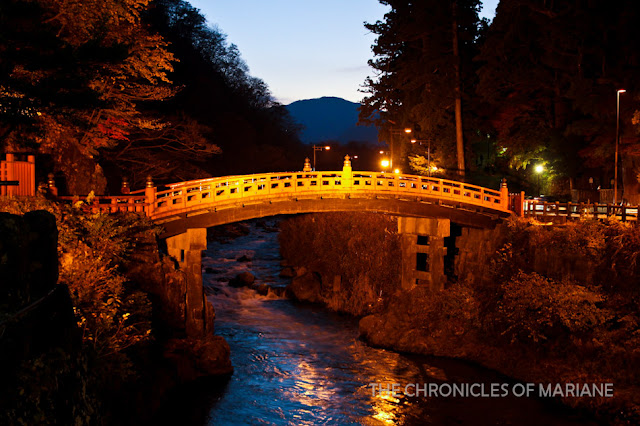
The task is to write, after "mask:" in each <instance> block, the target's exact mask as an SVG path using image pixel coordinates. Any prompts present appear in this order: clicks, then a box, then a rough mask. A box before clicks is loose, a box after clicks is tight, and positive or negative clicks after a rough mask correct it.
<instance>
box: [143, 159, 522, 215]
mask: <svg viewBox="0 0 640 426" xmlns="http://www.w3.org/2000/svg"><path fill="white" fill-rule="evenodd" d="M149 189H150V188H147V190H149ZM347 194H348V195H349V196H356V197H357V196H366V195H376V194H379V195H385V194H389V195H397V196H417V197H425V198H432V199H437V200H442V201H448V202H460V203H465V204H470V205H474V206H480V207H485V208H488V209H491V210H498V211H503V212H508V211H509V207H508V193H507V191H506V186H505V187H504V188H502V189H501V190H492V189H487V188H483V187H480V186H477V185H471V184H467V183H463V182H457V181H452V180H447V179H437V178H432V177H425V176H416V175H406V174H389V173H380V172H366V171H365V172H363V171H359V172H351V171H350V170H342V171H323V172H290V173H262V174H253V175H245V176H226V177H219V178H210V179H201V180H195V181H189V182H181V183H177V184H173V185H170V186H169V189H166V190H162V191H157V192H155V193H153V194H150V193H149V191H148V192H147V197H148V202H149V201H151V199H153V202H152V203H151V212H150V213H151V216H152V218H162V217H164V216H168V215H173V214H176V213H180V212H183V211H190V210H193V209H197V208H199V207H201V208H207V207H210V208H214V207H215V208H224V207H225V206H228V205H229V204H235V203H239V202H242V203H249V204H250V203H253V202H260V201H262V200H267V199H277V198H280V197H291V196H296V197H305V196H322V197H324V196H326V197H331V196H344V195H347Z"/></svg>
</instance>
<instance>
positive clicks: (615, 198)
mask: <svg viewBox="0 0 640 426" xmlns="http://www.w3.org/2000/svg"><path fill="white" fill-rule="evenodd" d="M625 92H626V90H625V89H618V91H617V92H616V154H615V160H614V166H613V167H614V171H613V180H614V183H613V204H617V203H618V144H619V143H620V93H625Z"/></svg>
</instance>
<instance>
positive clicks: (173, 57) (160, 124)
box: [0, 0, 304, 194]
mask: <svg viewBox="0 0 640 426" xmlns="http://www.w3.org/2000/svg"><path fill="white" fill-rule="evenodd" d="M0 28H2V31H0V141H1V142H0V144H1V145H0V148H1V149H3V150H4V151H6V152H37V153H38V154H39V161H40V162H41V164H45V165H46V167H44V168H41V169H42V170H40V171H44V172H45V173H46V172H49V171H54V172H55V173H56V180H57V183H58V186H60V187H62V188H65V189H66V191H68V192H70V193H75V194H86V193H88V192H89V191H91V190H94V191H95V192H96V193H103V192H104V191H105V190H107V183H108V184H109V186H110V187H111V188H112V191H115V190H117V189H116V188H118V187H119V185H120V178H121V177H127V178H129V180H130V181H131V182H133V184H134V186H139V185H140V184H141V183H143V182H144V180H145V178H146V176H147V175H151V176H153V178H154V180H155V181H156V182H159V183H162V182H167V181H177V180H184V179H193V178H199V177H208V176H211V175H224V174H228V173H232V172H233V173H243V172H249V171H266V170H267V169H269V170H270V171H277V170H286V169H292V168H293V167H294V164H295V166H296V167H295V168H300V167H301V166H300V165H299V164H301V163H302V160H303V159H304V154H303V153H302V149H301V145H300V143H299V141H298V137H297V129H296V126H295V125H294V124H293V123H292V121H291V119H290V118H289V116H288V114H287V112H286V110H285V108H284V107H283V106H282V105H279V104H278V103H277V102H275V101H274V99H273V97H272V96H271V94H270V93H269V90H268V88H267V86H266V85H265V83H264V82H263V81H261V80H260V79H258V78H255V77H253V76H251V75H250V74H249V70H248V67H247V65H246V64H245V62H244V61H243V60H242V58H241V56H240V53H239V51H238V49H237V47H236V46H234V45H233V44H229V42H228V41H227V40H226V36H225V35H224V34H223V33H222V32H221V30H219V29H217V28H215V27H211V26H209V25H208V24H207V23H206V21H205V18H204V17H203V16H202V14H201V13H200V12H199V11H198V9H195V8H193V7H192V6H191V5H190V4H189V3H187V2H186V1H182V0H156V1H153V2H150V1H149V0H125V1H122V0H104V1H103V0H90V1H83V2H66V1H58V0H34V1H23V0H7V1H3V2H2V4H1V5H0ZM219 154H221V155H219ZM107 178H109V179H107Z"/></svg>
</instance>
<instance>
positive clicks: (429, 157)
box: [411, 139, 431, 177]
mask: <svg viewBox="0 0 640 426" xmlns="http://www.w3.org/2000/svg"><path fill="white" fill-rule="evenodd" d="M416 142H417V143H419V144H420V145H422V142H427V143H428V145H427V168H428V176H429V177H431V139H429V140H425V139H411V143H416Z"/></svg>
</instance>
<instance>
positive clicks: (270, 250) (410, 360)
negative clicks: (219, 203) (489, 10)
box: [203, 224, 584, 425]
mask: <svg viewBox="0 0 640 426" xmlns="http://www.w3.org/2000/svg"><path fill="white" fill-rule="evenodd" d="M278 253H279V247H278V243H277V233H275V232H268V231H265V230H264V229H262V228H260V227H256V226H255V224H253V225H252V234H251V235H248V236H244V237H240V238H237V239H235V240H234V241H232V243H231V244H220V243H210V244H209V248H208V250H207V252H206V257H205V258H203V266H204V267H210V268H213V269H215V270H217V271H221V272H220V273H216V274H209V275H207V274H205V275H204V280H205V286H207V287H208V292H209V293H210V295H209V299H210V300H211V301H212V303H213V304H214V307H215V309H216V322H215V326H216V333H217V334H219V335H222V336H224V337H225V338H226V339H227V341H228V342H229V345H230V347H231V359H232V362H233V365H234V368H235V372H234V374H233V376H232V377H231V379H230V380H229V382H228V383H227V384H226V386H225V388H224V390H223V392H222V393H221V396H220V397H219V398H218V399H217V400H216V401H215V402H214V403H213V406H212V407H211V409H210V412H209V424H210V425H222V424H278V425H279V424H283V425H284V424H291V425H318V424H327V425H328V424H340V425H346V424H364V425H389V424H404V425H420V424H574V422H573V421H571V420H570V419H569V417H568V415H567V414H566V413H563V412H559V411H560V410H558V409H557V408H556V407H551V406H549V405H547V404H542V403H541V402H540V401H537V400H531V399H521V398H515V397H510V398H499V399H497V398H496V399H486V398H431V399H427V398H411V397H406V396H391V395H385V394H382V395H381V394H380V393H378V394H377V395H376V396H373V395H372V389H371V387H370V385H369V384H370V383H382V384H384V385H387V384H391V383H399V384H402V386H404V385H406V384H409V383H421V384H422V383H427V382H434V381H437V382H442V381H454V382H465V383H471V382H485V383H490V382H504V381H505V379H504V378H501V377H499V376H497V375H496V374H495V373H493V372H490V371H486V370H484V369H480V368H477V367H474V366H470V365H469V364H466V363H463V362H459V361H454V360H447V359H441V358H440V359H439V358H428V357H419V356H405V355H401V354H397V353H395V352H392V351H386V350H382V349H376V348H371V347H369V346H367V345H365V344H364V343H362V342H360V341H359V340H358V330H357V321H356V320H354V319H352V318H348V317H344V316H339V315H336V314H331V313H328V312H326V311H325V310H324V309H321V308H317V307H309V306H301V305H297V304H294V303H292V302H290V301H288V300H285V299H281V298H278V297H276V296H274V295H271V294H270V295H269V296H259V295H257V293H255V292H254V291H253V290H250V289H246V288H245V289H234V288H231V287H229V286H227V281H228V279H230V278H232V277H234V276H235V275H236V274H238V273H240V272H244V271H247V270H248V271H250V272H252V273H254V274H255V275H256V279H257V282H259V283H261V282H267V283H269V284H270V285H275V286H278V285H285V284H286V280H283V279H281V278H279V277H278V274H279V271H280V264H279V256H278ZM242 255H247V256H248V257H250V258H252V259H253V260H252V261H251V262H246V263H244V262H236V260H235V259H237V258H238V257H240V256H242ZM575 424H584V423H583V422H579V421H578V420H576V421H575Z"/></svg>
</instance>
